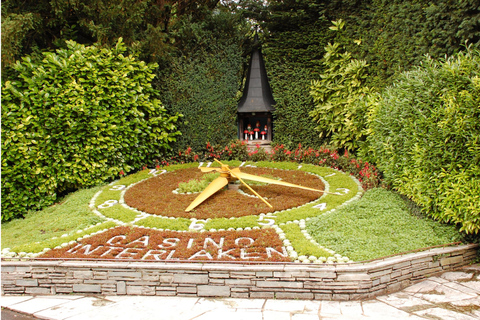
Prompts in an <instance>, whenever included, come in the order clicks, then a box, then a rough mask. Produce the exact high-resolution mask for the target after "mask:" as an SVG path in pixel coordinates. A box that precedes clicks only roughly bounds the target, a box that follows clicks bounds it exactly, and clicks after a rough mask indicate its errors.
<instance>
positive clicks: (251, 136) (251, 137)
mask: <svg viewBox="0 0 480 320" xmlns="http://www.w3.org/2000/svg"><path fill="white" fill-rule="evenodd" d="M250 140H253V131H252V130H251V131H250Z"/></svg>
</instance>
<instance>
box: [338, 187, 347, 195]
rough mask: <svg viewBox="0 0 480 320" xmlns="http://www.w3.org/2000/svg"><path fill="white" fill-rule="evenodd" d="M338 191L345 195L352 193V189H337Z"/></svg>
mask: <svg viewBox="0 0 480 320" xmlns="http://www.w3.org/2000/svg"><path fill="white" fill-rule="evenodd" d="M337 191H340V192H343V194H344V195H345V194H347V193H349V192H350V189H347V188H337Z"/></svg>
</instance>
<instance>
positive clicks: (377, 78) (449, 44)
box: [345, 0, 480, 88]
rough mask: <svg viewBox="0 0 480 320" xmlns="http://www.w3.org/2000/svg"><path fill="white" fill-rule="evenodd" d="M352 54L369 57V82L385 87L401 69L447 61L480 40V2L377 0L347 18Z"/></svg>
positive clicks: (366, 3) (473, 0) (365, 3)
mask: <svg viewBox="0 0 480 320" xmlns="http://www.w3.org/2000/svg"><path fill="white" fill-rule="evenodd" d="M345 19H346V20H347V25H348V26H349V29H348V30H347V32H348V34H349V37H350V38H351V39H361V40H362V43H363V45H362V46H356V45H354V44H353V43H352V44H351V47H350V50H351V51H352V52H355V53H357V54H359V55H360V56H361V57H362V58H364V59H366V60H367V62H368V64H369V65H370V68H369V72H370V73H371V77H369V79H368V83H370V84H372V85H374V86H376V87H378V88H382V87H384V86H385V85H386V84H389V83H391V81H392V80H393V79H392V76H393V75H394V74H395V73H398V72H399V71H404V70H409V69H411V68H412V67H413V66H415V65H418V64H419V63H420V62H421V61H422V59H423V56H424V55H425V54H429V55H431V56H432V57H435V58H441V57H443V56H445V55H446V54H448V55H452V54H453V53H455V52H458V51H460V50H462V46H463V45H464V44H465V42H467V41H468V42H469V43H478V42H479V41H480V7H479V6H478V1H476V0H467V1H450V0H437V1H427V0H390V1H386V0H372V1H365V2H364V3H362V4H361V5H360V7H359V8H358V10H357V12H356V13H355V14H354V15H350V16H349V17H345Z"/></svg>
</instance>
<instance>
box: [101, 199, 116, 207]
mask: <svg viewBox="0 0 480 320" xmlns="http://www.w3.org/2000/svg"><path fill="white" fill-rule="evenodd" d="M117 203H118V201H117V200H107V201H105V202H104V203H102V204H101V205H99V206H98V208H99V209H105V208H110V207H111V206H113V205H116V204H117Z"/></svg>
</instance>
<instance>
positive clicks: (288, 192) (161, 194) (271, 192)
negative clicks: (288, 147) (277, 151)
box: [124, 168, 324, 219]
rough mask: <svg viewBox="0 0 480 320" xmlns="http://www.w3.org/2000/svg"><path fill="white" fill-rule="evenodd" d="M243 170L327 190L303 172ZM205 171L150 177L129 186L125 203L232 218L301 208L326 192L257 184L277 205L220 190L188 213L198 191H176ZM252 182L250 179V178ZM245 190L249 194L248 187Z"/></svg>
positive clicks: (154, 210)
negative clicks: (187, 192)
mask: <svg viewBox="0 0 480 320" xmlns="http://www.w3.org/2000/svg"><path fill="white" fill-rule="evenodd" d="M241 170H242V172H245V173H250V174H255V175H267V176H273V177H277V178H281V179H282V180H283V181H286V182H290V183H294V184H298V185H302V186H305V187H311V188H315V189H320V190H324V185H323V183H322V181H321V180H320V179H319V178H318V177H316V176H314V175H311V174H308V173H305V172H302V171H287V170H278V169H270V168H241ZM202 175H203V173H202V172H201V171H200V170H199V169H197V168H190V169H179V170H176V171H173V172H168V173H165V174H162V175H160V176H156V177H154V178H150V179H148V180H145V181H143V182H140V183H139V184H137V185H135V186H133V187H132V188H130V189H128V190H127V192H126V193H125V197H124V199H125V202H126V204H128V205H129V206H130V207H133V208H136V209H138V210H140V211H143V212H147V213H150V214H154V215H161V216H167V217H185V218H197V219H207V218H220V217H224V218H230V217H242V216H248V215H258V214H260V213H268V212H274V211H279V210H285V209H289V208H292V207H297V206H300V205H303V204H305V203H308V202H310V201H313V200H315V199H318V198H319V197H320V196H321V195H322V193H319V192H315V191H308V190H303V189H298V188H290V187H284V186H279V185H265V186H253V187H252V188H253V189H254V190H255V191H256V192H258V193H259V194H260V195H261V196H262V197H264V198H266V199H267V201H268V202H269V203H270V204H271V205H272V206H273V209H271V208H269V207H268V206H267V205H266V204H265V203H263V202H262V201H261V200H260V199H257V198H253V197H248V196H245V195H242V194H240V193H239V192H238V191H236V190H229V189H227V190H225V189H224V190H220V191H218V192H217V193H216V194H214V195H213V196H212V197H210V198H209V199H207V200H206V201H205V202H203V203H202V204H200V205H199V206H198V207H197V208H195V209H194V210H193V211H191V212H185V209H186V208H187V207H188V205H189V204H190V203H191V202H192V201H193V200H194V199H195V198H196V197H197V196H198V193H196V194H190V195H187V194H175V193H173V192H172V191H173V190H175V189H177V187H178V184H179V183H180V182H187V181H190V180H191V179H201V177H202ZM246 182H247V183H248V181H246ZM242 189H243V190H244V191H245V192H247V193H249V192H250V191H249V190H248V189H246V188H245V187H242Z"/></svg>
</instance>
